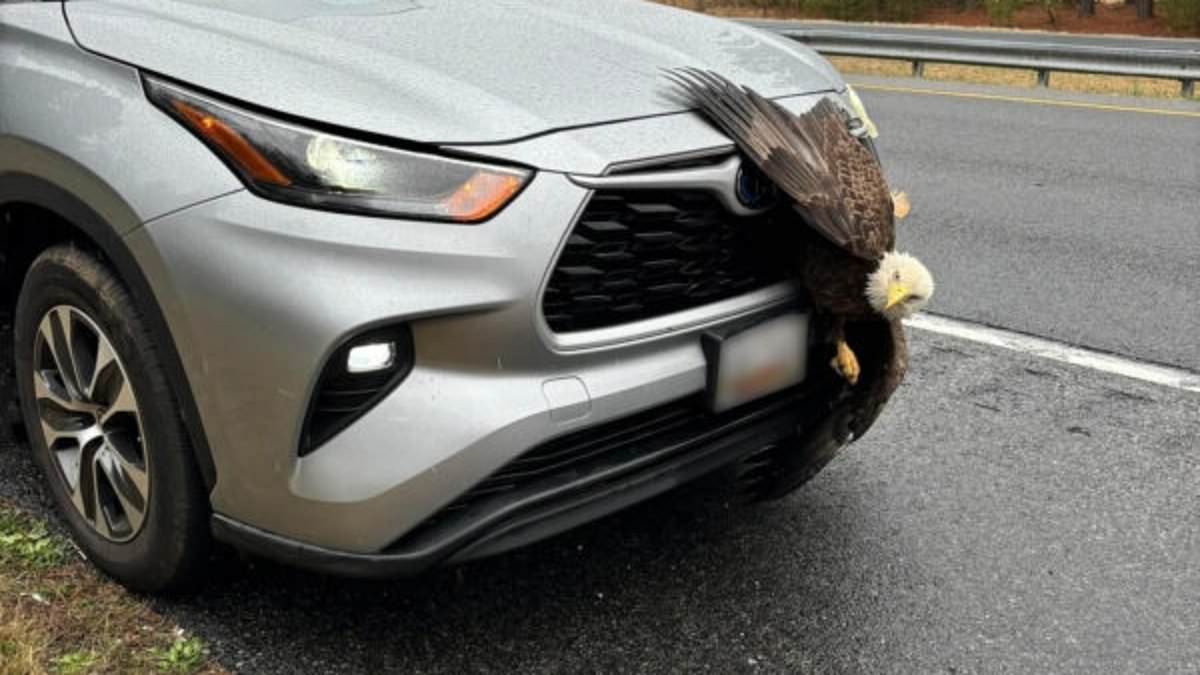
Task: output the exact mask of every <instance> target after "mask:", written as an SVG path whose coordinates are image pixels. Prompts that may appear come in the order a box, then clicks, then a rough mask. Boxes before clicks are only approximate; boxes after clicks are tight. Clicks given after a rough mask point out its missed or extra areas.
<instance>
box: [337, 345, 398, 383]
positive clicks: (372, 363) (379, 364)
mask: <svg viewBox="0 0 1200 675" xmlns="http://www.w3.org/2000/svg"><path fill="white" fill-rule="evenodd" d="M394 365H396V343H394V342H374V343H371V344H365V345H356V346H354V347H351V348H350V354H349V355H348V356H347V357H346V372H348V373H353V374H355V375H358V374H361V373H374V372H378V371H380V370H387V369H388V368H391V367H392V366H394Z"/></svg>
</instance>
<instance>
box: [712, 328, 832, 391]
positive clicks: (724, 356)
mask: <svg viewBox="0 0 1200 675" xmlns="http://www.w3.org/2000/svg"><path fill="white" fill-rule="evenodd" d="M704 348H705V353H706V354H707V356H708V359H709V368H708V372H709V385H708V386H709V393H710V400H711V405H712V408H713V410H715V411H717V412H721V411H723V410H729V409H730V408H735V407H737V406H739V405H742V404H743V403H748V402H750V401H753V400H754V399H757V398H761V397H763V396H766V395H768V394H773V393H775V392H777V391H780V390H781V389H786V388H788V387H790V386H792V385H794V384H799V383H800V382H803V381H804V376H805V373H806V371H807V368H808V315H806V314H785V315H783V316H780V317H776V318H774V319H770V320H768V321H766V322H763V323H760V324H756V325H754V326H752V327H750V328H747V329H745V330H741V331H738V332H735V333H731V334H727V335H706V336H705V344H704Z"/></svg>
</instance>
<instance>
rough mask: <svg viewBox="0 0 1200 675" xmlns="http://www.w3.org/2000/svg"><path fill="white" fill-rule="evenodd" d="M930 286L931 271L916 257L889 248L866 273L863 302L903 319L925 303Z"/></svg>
mask: <svg viewBox="0 0 1200 675" xmlns="http://www.w3.org/2000/svg"><path fill="white" fill-rule="evenodd" d="M933 286H934V284H933V275H932V274H930V273H929V269H928V268H926V267H925V266H924V265H922V264H921V261H920V260H917V259H916V258H914V257H912V256H911V255H909V254H907V253H897V252H895V251H889V252H888V253H885V254H884V256H883V260H881V261H880V262H879V267H878V268H877V269H876V270H875V271H874V272H872V273H871V274H870V275H869V276H868V277H867V302H869V303H870V304H871V308H872V309H874V310H875V311H876V312H879V313H880V314H882V315H883V316H885V317H887V318H888V319H893V320H895V319H904V318H907V317H909V316H912V315H913V314H916V313H917V312H919V311H921V309H923V308H924V307H925V305H926V303H928V302H929V298H931V297H933Z"/></svg>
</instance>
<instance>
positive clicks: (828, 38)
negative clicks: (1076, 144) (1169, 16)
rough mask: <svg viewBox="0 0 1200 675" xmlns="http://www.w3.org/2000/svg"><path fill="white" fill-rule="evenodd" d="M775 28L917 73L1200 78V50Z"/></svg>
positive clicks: (826, 49)
mask: <svg viewBox="0 0 1200 675" xmlns="http://www.w3.org/2000/svg"><path fill="white" fill-rule="evenodd" d="M773 30H775V32H777V33H780V34H781V35H784V36H786V37H788V38H791V39H793V40H796V41H798V42H802V43H804V44H806V45H808V46H810V47H812V48H813V49H816V50H817V51H819V52H821V53H823V54H829V55H836V56H861V57H868V58H879V59H895V60H900V61H908V62H910V63H912V65H913V75H915V76H917V77H920V76H921V75H922V74H923V73H924V70H925V64H926V63H958V64H967V65H978V66H1001V67H1006V68H1024V69H1028V70H1034V71H1037V76H1038V84H1040V85H1042V86H1046V85H1048V84H1050V73H1052V72H1072V73H1095V74H1100V75H1128V76H1135V77H1153V78H1162V79H1168V80H1177V81H1179V82H1180V85H1181V86H1180V91H1181V93H1182V95H1183V96H1184V97H1185V98H1190V97H1191V96H1193V95H1194V94H1195V85H1196V81H1197V80H1200V50H1179V49H1147V48H1142V47H1139V48H1133V49H1130V48H1123V47H1117V46H1113V47H1108V46H1101V45H1077V44H1065V43H1054V42H1052V41H1047V42H1036V43H1031V42H1029V41H1020V42H1018V41H1011V40H1004V39H1003V38H1002V37H995V36H990V35H981V36H979V37H978V38H975V37H971V38H963V37H957V36H954V37H942V36H930V35H928V34H923V35H920V36H917V35H898V34H895V33H888V34H883V33H872V32H868V31H856V30H837V29H824V28H819V29H815V28H789V27H783V26H780V27H779V28H773ZM1051 40H1052V38H1051Z"/></svg>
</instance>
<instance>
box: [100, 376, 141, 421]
mask: <svg viewBox="0 0 1200 675" xmlns="http://www.w3.org/2000/svg"><path fill="white" fill-rule="evenodd" d="M117 377H118V378H119V380H118V382H117V385H116V393H115V394H113V397H112V403H110V404H109V406H108V409H107V410H106V411H105V412H104V416H103V417H101V418H100V424H101V426H107V425H108V423H109V422H110V421H111V420H112V418H113V417H115V416H117V415H121V414H132V415H137V414H138V407H137V400H136V399H134V397H133V388H132V387H130V386H129V381H128V380H127V379H125V373H124V372H119V373H118V374H117Z"/></svg>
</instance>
